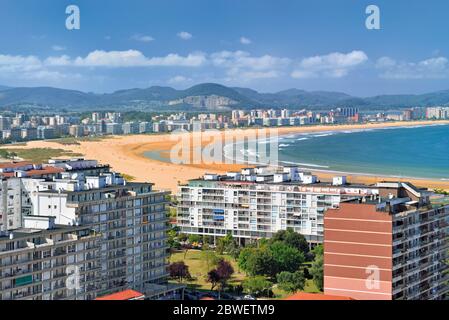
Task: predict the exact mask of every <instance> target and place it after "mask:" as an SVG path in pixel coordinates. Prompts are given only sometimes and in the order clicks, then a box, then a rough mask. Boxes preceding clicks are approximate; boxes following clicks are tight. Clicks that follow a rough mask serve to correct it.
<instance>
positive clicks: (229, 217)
mask: <svg viewBox="0 0 449 320" xmlns="http://www.w3.org/2000/svg"><path fill="white" fill-rule="evenodd" d="M376 194H378V190H377V189H376V188H374V187H370V186H366V185H351V184H348V183H347V182H346V178H345V177H335V178H334V180H333V182H332V183H321V182H319V181H318V178H317V177H316V176H314V175H312V174H310V173H307V172H301V171H300V170H299V168H298V167H294V166H293V167H280V168H266V167H260V168H246V169H243V170H241V172H229V173H227V174H226V175H223V176H220V175H216V174H206V175H205V176H204V177H203V178H202V179H195V180H190V181H189V182H188V183H187V184H185V185H180V186H179V193H178V216H177V224H178V226H179V227H180V228H181V232H183V233H188V234H198V235H202V236H212V237H213V238H214V239H216V238H217V237H223V236H225V235H226V234H228V233H230V234H232V235H233V236H234V237H235V238H236V239H238V240H239V241H240V242H246V241H250V240H254V239H259V238H269V237H271V236H272V235H273V234H274V233H276V232H277V231H279V230H286V229H287V228H292V229H293V230H294V231H296V232H299V233H301V234H303V235H304V236H305V238H306V239H307V241H308V242H309V243H310V244H311V245H313V244H316V243H321V242H322V241H323V234H324V230H323V223H324V220H323V216H324V212H325V211H326V210H327V209H328V208H336V207H337V206H338V204H339V203H340V202H341V201H342V200H347V199H355V198H363V197H365V198H370V197H373V196H375V195H376Z"/></svg>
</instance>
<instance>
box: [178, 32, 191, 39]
mask: <svg viewBox="0 0 449 320" xmlns="http://www.w3.org/2000/svg"><path fill="white" fill-rule="evenodd" d="M177 36H178V37H179V38H181V39H182V40H190V39H192V37H193V36H192V34H191V33H189V32H187V31H181V32H179V33H178V34H177Z"/></svg>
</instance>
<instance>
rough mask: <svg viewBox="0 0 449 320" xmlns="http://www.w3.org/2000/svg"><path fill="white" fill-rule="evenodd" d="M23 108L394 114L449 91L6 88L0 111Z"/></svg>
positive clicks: (442, 99)
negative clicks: (370, 93) (362, 94)
mask: <svg viewBox="0 0 449 320" xmlns="http://www.w3.org/2000/svg"><path fill="white" fill-rule="evenodd" d="M23 105H35V106H42V107H46V108H47V109H48V108H50V109H52V110H53V109H54V110H58V109H69V110H70V108H71V107H75V108H77V110H80V111H88V110H92V108H96V109H102V108H103V109H117V110H140V111H146V110H151V111H155V110H163V109H166V110H172V109H176V108H178V109H179V110H186V111H187V110H189V109H201V108H208V109H211V108H215V107H217V108H220V109H223V108H225V109H226V108H228V109H232V108H242V109H251V108H262V107H263V108H282V107H288V108H310V109H325V108H333V107H338V106H357V107H359V108H361V109H376V110H379V109H389V108H399V107H411V106H435V105H449V90H445V91H438V92H432V93H427V94H421V95H380V96H375V97H368V98H359V97H353V96H350V95H348V94H345V93H341V92H328V91H305V90H299V89H288V90H284V91H279V92H276V93H260V92H258V91H256V90H253V89H249V88H239V87H234V88H231V87H226V86H223V85H220V84H216V83H203V84H198V85H195V86H193V87H191V88H188V89H186V90H176V89H173V88H170V87H161V86H154V87H150V88H145V89H139V88H135V89H127V90H120V91H116V92H113V93H107V94H95V93H86V92H82V91H76V90H66V89H58V88H51V87H36V88H9V87H5V86H0V108H3V109H5V108H7V109H9V110H13V111H14V110H19V109H20V107H21V106H23Z"/></svg>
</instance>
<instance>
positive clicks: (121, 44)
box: [0, 0, 449, 97]
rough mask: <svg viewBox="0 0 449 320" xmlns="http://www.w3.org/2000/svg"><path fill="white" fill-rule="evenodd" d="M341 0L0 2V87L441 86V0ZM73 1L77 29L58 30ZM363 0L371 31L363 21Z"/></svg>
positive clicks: (388, 90) (448, 8) (448, 82)
mask: <svg viewBox="0 0 449 320" xmlns="http://www.w3.org/2000/svg"><path fill="white" fill-rule="evenodd" d="M343 3H346V4H345V5H344V4H343ZM347 3H348V2H343V1H325V0H318V1H314V2H313V3H310V2H308V1H286V0H285V1H271V0H269V1H263V2H261V1H255V0H248V1H225V0H217V1H206V0H192V1H188V2H187V1H181V0H174V1H170V2H169V3H167V2H166V1H151V2H148V1H141V0H136V1H133V2H131V3H129V2H127V3H125V2H113V3H110V2H107V1H103V0H99V1H95V2H92V1H86V0H72V1H58V2H57V3H55V2H54V1H51V0H42V1H39V2H35V1H29V0H21V1H11V0H5V1H2V4H1V5H0V39H2V41H1V42H0V85H5V86H13V87H18V86H27V87H28V86H52V87H59V88H66V89H75V90H82V91H88V92H97V93H102V92H112V91H115V90H120V89H127V88H145V87H150V86H154V85H158V86H170V87H174V88H177V89H185V88H187V87H191V86H193V85H195V84H198V83H204V82H215V83H220V84H223V85H226V86H239V87H248V88H252V89H255V90H258V91H259V92H276V91H279V90H284V89H288V88H298V89H304V90H308V91H316V90H323V91H340V92H345V93H348V94H351V95H355V96H362V97H363V96H373V95H379V94H410V93H416V94H420V93H425V92H432V91H438V90H445V89H449V60H448V57H449V43H448V42H447V34H448V31H449V20H448V19H447V12H449V3H447V1H437V0H436V1H433V2H432V5H429V4H428V3H425V2H423V1H405V0H404V1H403V0H398V1H394V2H391V1H385V0H376V1H364V0H363V1H357V2H351V4H350V5H348V4H347ZM72 4H73V5H77V6H78V7H79V8H80V11H81V13H80V14H81V28H80V30H71V31H69V30H67V29H66V28H65V20H66V18H67V14H66V13H65V9H66V7H67V6H68V5H72ZM370 4H374V5H377V6H378V7H379V8H380V12H381V30H368V29H367V28H366V27H365V19H366V18H367V14H366V13H365V9H366V7H367V6H368V5H370Z"/></svg>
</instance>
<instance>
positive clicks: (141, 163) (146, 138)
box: [1, 121, 449, 193]
mask: <svg viewBox="0 0 449 320" xmlns="http://www.w3.org/2000/svg"><path fill="white" fill-rule="evenodd" d="M447 124H449V121H413V122H388V123H376V124H354V125H331V126H330V125H317V126H302V127H280V128H275V129H277V131H278V134H279V136H280V135H288V134H299V133H308V132H324V131H345V130H359V129H362V130H366V129H382V128H400V127H413V126H431V125H447ZM257 130H260V129H256V128H245V129H244V130H242V131H244V132H248V133H249V134H250V133H255V132H257ZM232 131H234V132H236V129H230V130H229V132H232ZM186 135H187V137H191V136H192V133H189V132H186V133H177V134H174V135H172V134H170V133H168V134H150V135H128V136H113V137H107V139H100V140H98V141H79V142H78V143H79V144H74V145H64V144H61V143H60V142H58V141H54V140H52V141H48V140H47V141H46V140H44V141H31V142H28V143H27V144H26V145H21V146H14V145H11V146H8V145H4V146H1V148H4V149H8V148H11V149H13V148H14V149H16V148H17V149H19V148H20V149H22V148H23V149H30V148H53V149H64V150H67V151H71V152H74V153H79V154H82V155H83V156H84V157H85V158H88V159H95V160H98V161H99V162H101V163H108V164H110V165H111V167H112V169H113V170H115V171H118V172H121V173H124V174H127V175H129V176H132V177H135V178H136V179H135V180H136V181H150V182H153V183H154V184H155V188H156V189H159V190H170V191H172V192H174V193H176V192H177V188H178V187H177V186H178V183H184V182H186V181H187V180H189V179H194V178H198V177H200V176H202V175H204V173H206V172H214V173H219V174H222V173H225V172H226V171H236V170H239V169H241V168H242V167H245V166H248V164H205V163H199V164H187V165H186V164H174V163H170V162H164V161H161V160H155V159H151V158H148V157H146V156H145V153H146V152H152V151H153V152H154V151H156V152H163V151H168V150H170V149H171V148H172V147H173V146H174V145H175V144H176V143H177V141H176V140H174V139H173V138H171V137H172V136H173V137H176V138H178V139H181V138H183V137H184V138H185V137H186ZM216 135H219V136H221V137H222V136H223V135H224V131H217V132H216V134H215V135H214V136H215V137H216ZM169 137H170V138H169ZM209 142H210V141H209V140H208V141H202V145H207V144H208V143H209ZM299 167H301V166H299ZM306 170H307V171H311V172H312V173H313V174H316V175H318V178H319V179H320V180H322V181H327V180H331V179H332V177H333V176H335V175H342V174H343V175H346V176H347V178H348V181H349V182H350V183H364V184H373V183H375V182H377V181H382V180H392V179H394V180H395V181H410V182H412V183H414V184H416V185H417V186H419V187H428V188H430V189H444V190H448V191H449V180H448V181H446V180H437V179H428V178H415V177H394V176H389V175H381V174H379V175H376V174H364V173H354V172H336V171H330V170H322V169H310V168H307V169H306Z"/></svg>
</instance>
